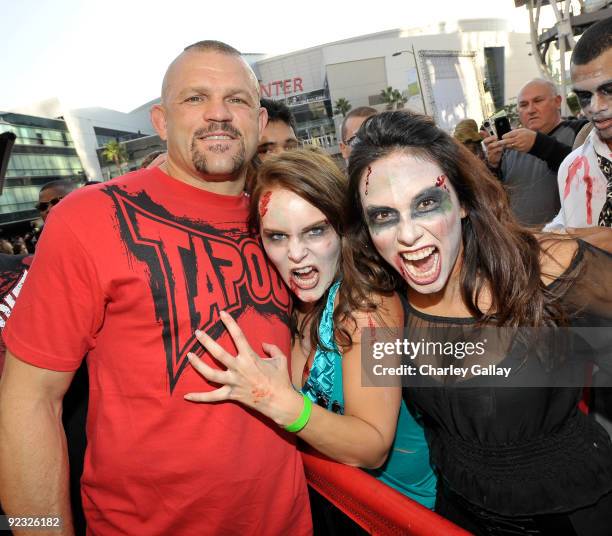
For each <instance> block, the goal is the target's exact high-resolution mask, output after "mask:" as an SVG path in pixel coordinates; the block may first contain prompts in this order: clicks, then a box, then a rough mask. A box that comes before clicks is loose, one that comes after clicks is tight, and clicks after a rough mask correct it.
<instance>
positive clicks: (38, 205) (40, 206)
mask: <svg viewBox="0 0 612 536" xmlns="http://www.w3.org/2000/svg"><path fill="white" fill-rule="evenodd" d="M62 199H64V196H62V197H54V198H53V199H50V200H49V201H47V202H45V203H36V205H35V206H36V210H38V211H39V212H44V211H45V210H47V209H48V208H49V207H54V206H55V205H57V204H58V203H59V202H60V201H61V200H62Z"/></svg>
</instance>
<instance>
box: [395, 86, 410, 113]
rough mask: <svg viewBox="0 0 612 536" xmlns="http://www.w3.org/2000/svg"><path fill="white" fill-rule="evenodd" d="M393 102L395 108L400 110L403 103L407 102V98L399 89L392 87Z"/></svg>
mask: <svg viewBox="0 0 612 536" xmlns="http://www.w3.org/2000/svg"><path fill="white" fill-rule="evenodd" d="M393 102H394V104H395V109H396V110H401V109H402V108H403V107H404V104H406V103H407V102H408V98H407V97H406V95H404V94H403V93H401V92H400V90H399V89H394V90H393Z"/></svg>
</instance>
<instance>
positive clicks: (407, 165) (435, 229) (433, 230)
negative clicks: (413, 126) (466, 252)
mask: <svg viewBox="0 0 612 536" xmlns="http://www.w3.org/2000/svg"><path fill="white" fill-rule="evenodd" d="M359 193H360V197H361V203H362V206H363V208H364V218H365V221H366V224H367V225H368V228H369V230H370V236H371V237H372V242H373V243H374V246H375V247H376V249H377V251H378V253H379V254H380V255H381V256H382V257H383V258H384V259H385V260H386V261H387V262H388V263H389V264H390V265H391V266H393V267H394V268H395V269H396V270H397V271H398V272H399V273H400V274H401V275H402V277H403V278H404V279H405V280H406V282H407V283H408V284H409V285H410V287H411V288H413V289H414V290H416V291H417V292H419V293H422V294H433V293H436V292H438V291H440V290H442V289H443V288H444V287H445V285H446V284H447V282H448V280H449V277H450V276H451V274H452V273H453V271H454V270H455V267H456V266H458V263H457V258H458V257H459V254H460V251H461V218H462V217H464V216H465V211H464V210H463V209H462V208H461V206H460V205H459V200H458V198H457V194H456V192H455V190H454V188H453V186H452V185H451V184H450V181H449V180H448V178H447V177H446V175H444V172H443V171H442V170H441V169H440V167H439V166H438V165H437V164H435V163H433V162H431V161H428V160H424V159H421V158H415V157H414V156H411V155H408V154H406V153H401V152H397V153H393V154H391V155H389V156H387V157H386V158H383V159H381V160H377V161H375V162H374V163H373V164H372V165H371V166H369V167H368V168H366V169H365V171H364V173H363V175H362V177H361V181H360V185H359Z"/></svg>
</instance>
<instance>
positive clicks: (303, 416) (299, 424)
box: [285, 393, 312, 433]
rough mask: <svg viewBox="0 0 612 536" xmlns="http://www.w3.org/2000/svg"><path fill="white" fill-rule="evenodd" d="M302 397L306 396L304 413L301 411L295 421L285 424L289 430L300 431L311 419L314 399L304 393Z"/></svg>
mask: <svg viewBox="0 0 612 536" xmlns="http://www.w3.org/2000/svg"><path fill="white" fill-rule="evenodd" d="M302 397H303V398H304V407H303V408H302V413H300V416H299V417H298V418H297V419H295V421H293V422H292V423H291V424H288V425H287V426H285V430H287V432H294V433H295V432H299V431H300V430H301V429H302V428H304V426H306V425H307V424H308V421H309V420H310V414H311V413H312V401H311V400H310V398H308V397H307V396H306V395H305V394H303V393H302Z"/></svg>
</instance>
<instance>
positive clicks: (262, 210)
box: [259, 191, 272, 218]
mask: <svg viewBox="0 0 612 536" xmlns="http://www.w3.org/2000/svg"><path fill="white" fill-rule="evenodd" d="M271 195H272V192H270V191H268V192H265V193H264V194H263V195H262V196H261V199H260V200H259V217H260V218H263V217H264V216H265V215H266V212H268V203H269V202H270V196H271Z"/></svg>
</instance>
